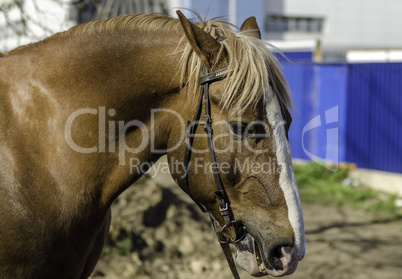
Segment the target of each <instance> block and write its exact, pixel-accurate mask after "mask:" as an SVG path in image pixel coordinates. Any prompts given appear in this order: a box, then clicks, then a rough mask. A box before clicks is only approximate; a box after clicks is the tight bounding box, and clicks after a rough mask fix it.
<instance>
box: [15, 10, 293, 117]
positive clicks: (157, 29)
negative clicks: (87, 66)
mask: <svg viewBox="0 0 402 279" xmlns="http://www.w3.org/2000/svg"><path fill="white" fill-rule="evenodd" d="M194 14H195V15H196V16H197V17H198V19H199V23H196V24H197V25H198V26H199V27H201V28H202V29H204V30H205V31H206V32H207V33H209V34H211V35H212V36H213V37H215V38H216V37H218V33H219V32H223V34H224V36H225V37H226V39H225V40H223V41H222V42H221V44H222V48H224V49H225V50H226V53H227V54H228V57H229V65H228V69H227V72H228V73H230V74H229V76H228V78H226V86H225V91H224V94H223V98H222V105H223V108H224V109H233V108H236V109H239V110H240V111H243V110H244V109H246V108H255V107H256V106H257V104H258V103H259V102H260V101H261V100H263V101H264V103H265V101H267V99H270V96H269V95H268V92H271V91H270V90H268V88H269V86H270V85H271V87H272V92H274V94H276V95H277V97H278V100H279V102H280V104H281V107H285V108H286V107H287V108H288V109H291V108H292V105H293V103H292V100H291V98H290V96H289V93H288V87H287V83H286V81H285V79H284V77H283V75H282V73H281V70H280V68H279V66H278V65H279V63H278V61H277V59H276V57H275V56H274V55H273V54H272V53H271V52H270V51H269V49H268V47H267V43H266V42H264V41H262V40H259V39H257V38H254V37H251V36H248V34H247V32H238V33H234V32H233V31H232V29H233V25H231V24H230V23H228V22H225V21H222V20H219V19H212V20H207V21H204V20H202V19H201V17H200V16H199V15H198V14H196V13H195V12H194ZM124 32H129V33H134V32H136V33H138V32H141V33H143V34H152V33H154V34H155V33H161V32H163V33H176V34H179V35H182V39H181V41H180V42H179V44H178V48H177V51H178V52H182V56H181V59H180V62H179V63H180V65H179V66H180V69H181V70H180V73H179V74H180V75H181V79H182V84H185V83H186V84H187V86H186V88H185V89H184V90H185V91H187V93H188V94H190V95H193V96H194V95H196V94H197V92H198V91H199V82H198V78H199V77H200V76H201V69H202V62H201V59H199V57H198V56H197V55H196V54H195V53H194V51H192V49H191V46H190V44H189V43H188V42H187V39H186V38H185V35H184V33H183V29H182V26H181V24H180V21H179V20H178V19H174V18H171V17H169V16H166V15H162V14H132V15H124V16H118V17H115V18H109V19H104V20H94V21H91V22H89V23H86V24H81V25H78V26H75V27H72V28H70V29H69V30H67V31H65V32H61V33H58V34H55V35H53V36H51V37H48V38H47V39H45V40H44V42H45V41H49V40H53V39H55V38H56V39H57V38H69V37H70V36H71V35H81V34H84V35H90V34H104V33H124ZM35 44H37V43H34V44H30V45H27V46H22V47H19V48H17V49H15V50H14V51H17V50H18V49H24V48H26V47H29V46H31V45H35ZM183 45H184V48H183ZM14 51H12V52H14ZM217 60H219V55H218V57H217ZM187 81H188V82H187Z"/></svg>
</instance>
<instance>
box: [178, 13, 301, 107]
mask: <svg viewBox="0 0 402 279" xmlns="http://www.w3.org/2000/svg"><path fill="white" fill-rule="evenodd" d="M197 16H198V15H197ZM198 18H199V21H200V22H199V23H197V25H198V26H199V27H201V28H202V29H203V30H204V31H206V32H207V33H209V34H211V35H212V36H213V37H215V38H217V37H218V33H219V34H221V33H222V32H223V34H224V37H226V38H225V40H223V41H221V44H222V47H223V48H225V50H226V52H227V54H228V57H229V65H228V66H227V73H228V74H229V75H228V77H227V78H226V85H225V90H224V93H223V98H222V104H221V105H222V106H223V108H224V109H237V110H240V111H243V110H244V109H246V108H256V106H257V105H258V103H259V102H260V101H261V100H263V102H264V104H265V103H266V101H267V100H269V99H270V98H271V97H272V96H269V92H273V94H276V96H277V98H278V100H279V102H280V105H281V107H282V108H287V109H289V110H292V107H293V102H292V99H291V97H290V95H289V93H288V86H287V83H286V80H285V78H284V76H283V75H282V72H281V70H280V67H279V62H278V60H277V59H276V57H275V56H274V55H273V54H272V53H271V51H270V50H269V49H268V44H267V43H266V42H264V41H262V40H260V39H257V38H254V37H252V36H249V34H247V33H248V32H247V31H246V32H238V33H234V32H233V31H232V27H233V26H232V25H231V24H230V23H228V22H225V21H222V20H208V21H203V20H202V19H201V18H200V17H199V16H198ZM182 40H186V39H185V38H184V36H183V38H182ZM221 53H222V51H221ZM218 60H219V55H218V57H217V59H216V61H218ZM180 67H181V79H182V82H185V81H186V80H188V79H189V77H200V76H201V70H202V62H201V59H199V58H198V56H197V55H196V54H195V53H194V52H193V51H192V49H191V46H190V44H188V43H187V44H186V46H185V47H184V50H183V54H182V57H181V60H180ZM187 85H188V86H187V87H188V90H187V92H188V93H190V94H192V95H195V94H197V92H198V91H199V82H198V78H191V79H189V81H188V84H187ZM269 86H271V87H272V91H270V90H268V89H269Z"/></svg>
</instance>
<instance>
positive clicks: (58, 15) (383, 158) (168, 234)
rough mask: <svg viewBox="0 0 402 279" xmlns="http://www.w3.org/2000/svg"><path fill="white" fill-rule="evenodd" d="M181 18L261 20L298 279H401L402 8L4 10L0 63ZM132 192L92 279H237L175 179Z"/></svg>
mask: <svg viewBox="0 0 402 279" xmlns="http://www.w3.org/2000/svg"><path fill="white" fill-rule="evenodd" d="M178 8H187V9H192V10H194V11H196V12H197V13H199V14H200V15H201V16H202V17H204V16H205V17H206V18H214V17H222V18H223V19H226V20H228V21H230V22H232V23H234V24H235V25H236V26H240V25H241V23H242V22H243V21H244V20H245V19H246V18H247V17H249V16H255V17H256V19H257V22H258V24H259V26H260V29H261V31H262V36H263V39H264V40H266V41H267V43H268V44H269V46H270V48H271V49H272V51H273V52H274V53H275V55H277V57H278V60H279V62H280V63H281V66H282V69H283V73H284V75H285V77H286V79H287V81H288V83H289V87H290V90H291V93H292V96H293V101H294V103H295V109H294V112H293V123H292V127H291V130H290V134H289V140H290V144H291V149H292V155H293V158H294V167H295V172H296V178H297V180H298V185H299V188H300V192H301V198H302V202H303V208H304V214H305V221H306V233H307V250H308V252H307V256H306V259H305V260H304V261H302V262H301V263H300V267H299V270H298V271H297V272H296V274H295V275H292V276H291V278H331V279H333V278H335V279H336V278H347V279H349V278H385V279H388V278H389V279H394V278H400V274H401V272H402V225H401V223H402V222H401V220H402V218H401V216H402V215H401V214H402V213H401V207H402V199H401V197H402V175H401V173H402V109H401V108H402V31H401V26H402V16H401V13H402V1H399V0H382V1H378V0H304V1H300V0H299V1H298V0H283V1H281V0H252V1H251V0H214V1H212V0H204V1H196V0H75V1H74V0H71V1H70V0H41V1H39V0H0V51H8V50H11V49H13V48H15V47H17V46H19V45H22V44H26V43H29V42H33V41H37V40H40V39H42V38H44V37H46V36H49V35H51V34H53V33H56V32H59V31H63V30H66V29H68V28H69V27H71V26H73V25H76V24H80V23H84V22H88V21H90V20H93V19H98V18H107V17H112V16H117V15H122V14H128V13H139V12H145V13H148V12H156V13H165V14H170V15H171V16H176V14H175V11H176V10H177V9H178ZM184 12H185V14H186V15H187V16H188V17H190V18H191V17H194V16H193V15H192V14H191V12H189V11H184ZM159 163H160V164H164V163H166V161H163V160H162V161H160V162H159ZM152 176H155V178H153V179H150V178H151V177H152ZM136 185H137V186H134V187H131V188H130V189H129V190H128V191H127V192H126V193H124V194H123V195H122V196H121V197H120V198H119V199H118V200H117V201H116V203H115V204H114V213H115V214H114V218H113V219H114V221H113V223H112V228H111V234H110V236H109V239H108V245H107V246H106V248H105V251H104V255H103V257H102V260H101V262H100V263H99V265H98V268H97V270H96V271H95V273H94V275H93V278H133V277H135V278H231V277H230V272H229V270H228V268H227V267H226V263H225V260H224V258H223V255H222V254H221V251H220V250H219V249H220V248H219V245H218V243H217V242H216V239H215V236H214V234H213V232H212V230H211V229H210V228H209V225H208V218H206V217H205V216H203V215H202V214H201V213H200V212H199V210H198V209H197V208H196V207H194V205H193V204H192V202H191V200H189V198H188V197H186V196H185V195H183V193H182V192H181V191H178V190H179V189H178V187H177V186H175V185H174V182H173V181H172V180H171V179H170V176H169V175H166V174H147V175H146V176H145V177H144V178H143V179H141V181H139V182H137V183H136ZM150 196H152V199H151V198H150ZM155 220H156V221H155ZM242 278H251V277H250V276H248V275H247V274H245V273H242Z"/></svg>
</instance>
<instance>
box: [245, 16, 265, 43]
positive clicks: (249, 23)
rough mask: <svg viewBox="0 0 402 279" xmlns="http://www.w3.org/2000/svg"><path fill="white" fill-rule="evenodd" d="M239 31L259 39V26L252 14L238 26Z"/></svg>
mask: <svg viewBox="0 0 402 279" xmlns="http://www.w3.org/2000/svg"><path fill="white" fill-rule="evenodd" d="M240 32H245V34H246V35H248V36H250V37H255V38H257V39H261V31H260V27H258V24H257V20H256V19H255V17H254V16H252V17H249V18H248V19H246V20H245V21H244V22H243V24H242V25H241V27H240Z"/></svg>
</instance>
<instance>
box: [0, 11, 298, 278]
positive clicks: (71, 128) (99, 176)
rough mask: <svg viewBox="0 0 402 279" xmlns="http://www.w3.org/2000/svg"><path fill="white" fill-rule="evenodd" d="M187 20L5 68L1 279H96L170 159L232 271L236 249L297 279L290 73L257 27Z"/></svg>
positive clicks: (161, 20) (65, 36) (158, 22)
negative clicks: (124, 218)
mask: <svg viewBox="0 0 402 279" xmlns="http://www.w3.org/2000/svg"><path fill="white" fill-rule="evenodd" d="M177 14H178V19H177V18H171V17H168V16H165V15H157V14H133V15H124V16H119V17H115V18H110V19H105V20H97V21H92V22H89V23H85V24H82V25H78V26H75V27H72V28H70V29H69V30H67V31H64V32H60V33H57V34H54V35H52V36H50V37H48V38H46V39H44V40H42V41H39V42H36V43H31V44H28V45H24V46H20V47H18V48H16V49H14V50H11V51H9V52H7V53H4V54H2V55H1V56H2V57H1V58H0V100H1V101H0V210H1V211H0V212H1V216H0V277H1V278H13V279H15V278H88V277H89V276H90V274H91V272H92V271H93V269H94V267H95V265H96V263H97V261H98V259H99V257H100V255H101V253H102V248H103V246H104V243H105V239H106V237H107V233H108V230H109V224H110V220H111V211H110V207H111V204H112V203H113V201H114V200H115V199H116V198H117V197H118V196H119V194H121V193H122V192H123V191H124V190H125V189H127V188H128V187H129V186H131V185H132V184H133V183H134V182H135V181H136V180H138V179H139V178H140V177H141V176H142V175H143V174H144V173H145V172H146V171H147V169H149V167H150V166H152V164H153V163H154V162H156V161H157V160H158V158H160V157H161V156H162V155H165V154H167V157H168V162H169V167H170V172H171V175H172V177H173V178H174V180H175V181H176V183H177V184H178V185H179V186H180V187H181V188H182V189H183V190H184V191H185V192H186V193H188V195H189V196H190V197H191V198H192V199H193V200H194V201H195V202H196V203H197V204H198V205H199V206H200V208H201V209H202V210H203V211H205V212H207V213H208V214H209V215H210V217H211V220H212V223H213V225H214V227H215V229H216V232H217V236H218V239H219V241H220V243H221V244H222V248H223V249H224V252H225V254H226V256H227V257H228V261H229V264H230V265H231V268H232V267H233V259H232V260H230V259H229V256H228V254H230V256H231V252H230V249H229V252H228V249H227V248H228V247H229V245H234V246H235V248H236V254H235V260H236V262H237V265H238V266H240V267H241V268H243V269H245V270H247V271H248V272H249V273H250V274H251V275H253V276H264V275H272V276H284V275H288V274H291V273H293V272H294V271H295V269H296V267H297V265H298V262H299V261H300V260H302V259H303V257H304V254H305V235H304V223H303V214H302V208H301V204H300V198H299V193H298V189H297V185H296V181H295V177H294V172H293V167H292V161H291V153H290V147H289V142H288V138H287V133H288V130H289V126H290V122H291V113H290V112H291V108H292V101H291V98H290V94H289V93H288V88H287V85H286V81H285V79H284V77H283V75H282V73H281V71H280V67H279V66H278V63H277V60H276V59H275V56H274V55H273V54H272V53H271V52H270V50H269V48H268V47H267V44H266V43H265V42H264V41H262V40H261V33H260V29H259V27H258V25H257V22H256V20H255V18H254V17H250V18H248V19H247V20H245V21H244V23H243V24H242V25H241V27H240V30H239V32H236V31H234V30H233V27H232V26H231V25H230V24H229V23H227V22H225V21H223V20H220V19H212V20H205V21H204V20H202V19H201V18H199V22H198V23H196V22H193V21H190V20H189V19H187V18H186V17H185V16H184V15H183V14H182V13H181V12H180V11H178V12H177ZM197 16H198V15H197ZM198 17H199V16H198ZM202 114H203V116H202ZM192 118H193V121H192V122H191V121H189V120H190V119H192ZM202 128H204V129H202ZM204 130H205V131H204ZM132 187H135V185H134V186H132ZM232 272H233V274H234V276H235V277H238V275H236V274H235V272H234V271H233V269H232Z"/></svg>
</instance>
